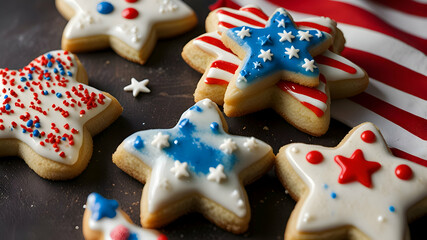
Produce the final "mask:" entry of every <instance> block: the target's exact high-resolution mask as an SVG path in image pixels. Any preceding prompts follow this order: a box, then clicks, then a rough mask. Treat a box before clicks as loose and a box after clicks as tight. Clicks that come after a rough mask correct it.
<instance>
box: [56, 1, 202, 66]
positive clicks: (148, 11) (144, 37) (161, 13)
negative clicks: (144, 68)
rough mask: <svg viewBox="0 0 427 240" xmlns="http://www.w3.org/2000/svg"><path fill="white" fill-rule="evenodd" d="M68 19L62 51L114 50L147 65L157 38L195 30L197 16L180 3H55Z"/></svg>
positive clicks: (131, 59)
mask: <svg viewBox="0 0 427 240" xmlns="http://www.w3.org/2000/svg"><path fill="white" fill-rule="evenodd" d="M56 6H57V8H58V10H59V12H60V13H61V14H62V15H63V16H64V17H65V18H66V19H69V22H68V24H67V26H66V27H65V29H64V33H63V36H62V48H63V49H65V50H69V51H72V52H84V51H92V50H98V49H103V48H107V47H111V48H112V49H114V51H116V52H117V53H118V54H119V55H120V56H122V57H124V58H126V59H128V60H130V61H133V62H137V63H140V64H144V63H145V62H146V60H147V58H148V57H149V55H150V54H151V52H152V50H153V48H154V46H155V44H156V41H157V38H166V37H172V36H175V35H178V34H181V33H184V32H186V31H188V30H190V29H191V28H193V27H194V26H195V25H196V23H197V19H196V15H195V14H194V12H193V10H192V9H191V8H190V7H188V6H187V5H186V4H185V3H183V2H182V1H180V0H133V1H125V0H118V1H98V0H56Z"/></svg>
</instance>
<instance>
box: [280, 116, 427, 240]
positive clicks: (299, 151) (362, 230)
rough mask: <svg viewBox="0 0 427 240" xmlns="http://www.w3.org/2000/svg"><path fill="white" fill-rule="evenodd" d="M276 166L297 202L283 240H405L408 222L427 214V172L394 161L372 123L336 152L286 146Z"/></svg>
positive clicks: (353, 132) (349, 137) (355, 131)
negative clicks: (349, 239)
mask: <svg viewBox="0 0 427 240" xmlns="http://www.w3.org/2000/svg"><path fill="white" fill-rule="evenodd" d="M276 164H277V168H276V172H277V175H278V177H279V179H280V180H281V182H282V183H283V185H284V186H285V187H286V188H287V190H288V191H289V192H290V194H291V196H292V197H293V198H294V199H296V200H297V201H298V203H297V205H296V207H295V209H294V211H293V212H292V214H291V217H290V219H289V220H288V225H287V227H286V231H285V239H289V240H292V239H314V240H315V239H319V240H320V239H347V238H350V237H351V238H352V239H364V240H365V239H370V240H382V239H388V240H403V239H409V238H408V236H409V232H408V226H407V219H410V220H413V219H414V218H416V217H419V216H421V215H423V214H426V213H427V207H426V206H427V188H426V186H427V168H426V167H424V166H422V165H418V164H416V163H414V162H410V161H408V160H405V159H401V158H398V157H395V156H393V155H392V154H391V152H390V149H389V148H388V147H387V145H386V143H385V141H384V139H383V137H382V135H381V133H380V131H379V130H378V129H377V128H376V127H375V125H374V124H372V123H363V124H361V125H359V126H357V127H355V128H354V129H353V130H351V131H350V133H349V134H348V135H347V136H346V137H345V138H344V139H343V140H342V141H341V143H340V144H339V145H338V146H337V147H335V148H327V147H322V146H316V145H307V144H301V143H295V144H289V145H286V146H284V147H282V148H281V149H280V152H279V154H278V155H277V161H276Z"/></svg>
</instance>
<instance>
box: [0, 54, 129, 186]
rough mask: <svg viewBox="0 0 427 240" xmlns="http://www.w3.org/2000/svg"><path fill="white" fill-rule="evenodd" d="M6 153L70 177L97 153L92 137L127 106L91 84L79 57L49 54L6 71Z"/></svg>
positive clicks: (50, 174) (2, 104) (0, 136)
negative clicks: (93, 147)
mask: <svg viewBox="0 0 427 240" xmlns="http://www.w3.org/2000/svg"><path fill="white" fill-rule="evenodd" d="M0 77H1V78H0V79H1V81H0V155H2V156H20V157H22V158H23V159H24V160H25V162H26V163H27V164H28V165H29V166H30V168H32V169H33V170H34V171H35V172H36V173H37V174H38V175H40V176H41V177H43V178H48V179H52V180H60V179H69V178H72V177H75V176H77V175H78V174H80V172H82V171H83V170H84V169H85V168H86V165H87V164H88V162H89V159H90V157H91V155H92V138H91V135H94V134H96V133H98V132H100V131H101V130H103V129H104V128H106V127H107V126H108V125H109V124H111V123H112V122H113V121H114V120H115V119H116V118H117V117H118V116H119V115H120V113H121V111H122V108H121V106H120V104H119V103H118V102H117V100H116V99H115V98H114V97H112V96H111V95H110V94H108V93H105V92H102V91H100V90H97V89H95V88H92V87H89V86H87V85H86V84H87V81H88V79H87V75H86V72H85V70H84V68H83V66H82V65H81V63H80V61H78V59H77V57H75V56H74V55H73V54H70V53H68V52H66V51H52V52H49V53H46V54H44V55H42V56H40V57H38V58H36V59H35V60H34V61H32V62H31V63H30V64H29V65H27V66H26V67H24V68H22V69H20V70H18V71H14V70H9V69H7V68H5V69H0Z"/></svg>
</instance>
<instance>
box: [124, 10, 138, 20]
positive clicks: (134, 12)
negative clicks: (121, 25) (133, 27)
mask: <svg viewBox="0 0 427 240" xmlns="http://www.w3.org/2000/svg"><path fill="white" fill-rule="evenodd" d="M138 14H139V13H138V11H137V10H136V9H135V8H125V9H124V10H123V11H122V17H124V18H126V19H134V18H136V17H138Z"/></svg>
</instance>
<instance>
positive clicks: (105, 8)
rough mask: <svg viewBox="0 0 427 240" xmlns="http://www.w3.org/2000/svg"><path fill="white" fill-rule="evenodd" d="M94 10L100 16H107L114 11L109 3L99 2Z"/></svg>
mask: <svg viewBox="0 0 427 240" xmlns="http://www.w3.org/2000/svg"><path fill="white" fill-rule="evenodd" d="M96 10H97V11H98V12H99V13H101V14H109V13H111V12H112V11H113V10H114V6H113V4H111V3H109V2H100V3H98V5H96Z"/></svg>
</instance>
